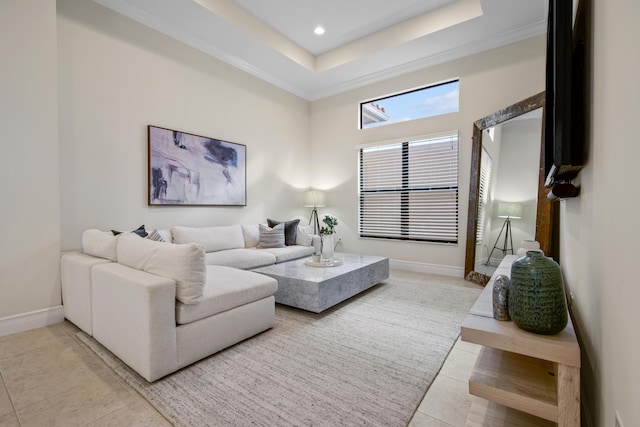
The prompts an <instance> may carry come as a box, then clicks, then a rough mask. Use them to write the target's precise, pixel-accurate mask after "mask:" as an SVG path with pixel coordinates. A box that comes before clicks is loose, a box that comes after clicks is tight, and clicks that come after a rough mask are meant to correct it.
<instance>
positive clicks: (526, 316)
mask: <svg viewBox="0 0 640 427" xmlns="http://www.w3.org/2000/svg"><path fill="white" fill-rule="evenodd" d="M509 315H510V316H511V320H513V322H514V323H515V324H516V326H518V327H519V328H521V329H524V330H525V331H529V332H533V333H536V334H544V335H554V334H557V333H559V332H562V330H564V328H565V327H566V326H567V322H568V315H567V300H566V297H565V293H564V285H563V282H562V273H561V271H560V266H559V265H558V263H556V262H555V261H554V260H552V259H550V258H547V257H546V256H544V254H543V253H542V252H533V251H529V252H527V253H526V255H524V256H523V257H521V258H518V259H516V260H515V261H514V262H513V264H512V266H511V280H510V284H509Z"/></svg>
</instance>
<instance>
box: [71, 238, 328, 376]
mask: <svg viewBox="0 0 640 427" xmlns="http://www.w3.org/2000/svg"><path fill="white" fill-rule="evenodd" d="M267 228H268V227H267ZM274 228H275V227H274ZM271 230H273V229H271ZM298 231H299V232H300V233H299V234H298V235H297V239H296V241H295V242H293V243H299V244H291V245H289V246H283V247H282V246H280V245H277V246H280V247H264V248H262V247H260V246H261V245H260V238H261V235H260V227H259V226H257V225H256V226H253V225H247V226H245V225H242V226H241V225H235V226H225V227H198V228H193V227H172V228H171V229H170V230H165V231H162V230H160V231H158V233H157V234H159V235H160V236H163V238H164V240H168V241H170V242H174V243H177V244H172V243H166V242H158V241H154V240H150V239H146V238H142V237H140V236H138V235H135V234H133V233H124V234H121V235H118V236H113V235H112V233H108V232H103V231H99V230H87V231H85V232H84V233H83V239H82V240H83V251H82V252H70V253H65V254H63V256H62V259H61V281H62V295H63V307H64V313H65V317H66V318H67V319H68V320H69V321H71V322H72V323H74V324H75V325H76V326H78V327H79V328H80V329H82V330H83V331H84V332H85V333H87V334H89V335H92V336H93V337H94V338H95V339H96V340H97V341H98V342H100V343H101V344H102V345H103V346H105V347H106V348H107V349H108V350H110V351H111V352H112V353H113V354H115V355H116V356H117V357H118V358H120V359H121V360H122V361H123V362H124V363H126V364H127V365H129V366H130V367H131V368H132V369H134V370H135V371H136V372H138V373H139V374H140V375H141V376H142V377H144V378H145V379H146V380H148V381H155V380H157V379H159V378H162V377H163V376H165V375H168V374H170V373H172V372H174V371H176V370H178V369H180V368H183V367H185V366H187V365H189V364H191V363H194V362H196V361H198V360H200V359H202V358H204V357H207V356H209V355H211V354H213V353H216V352H218V351H220V350H222V349H224V348H226V347H229V346H231V345H233V344H235V343H238V342H240V341H242V340H244V339H246V338H249V337H251V336H253V335H256V334H258V333H260V332H262V331H264V330H266V329H269V328H271V327H272V326H273V324H274V317H275V300H274V297H273V294H274V293H275V292H276V290H277V282H276V281H275V280H274V279H272V278H270V277H267V276H264V275H262V274H258V273H254V272H252V271H248V270H247V269H250V268H256V267H260V266H264V265H270V264H273V263H278V262H284V261H287V260H290V259H295V258H300V257H304V256H308V255H310V254H313V253H314V252H315V251H316V247H317V245H318V244H319V237H318V236H313V235H309V234H308V233H307V230H305V229H304V227H298ZM314 245H315V246H314Z"/></svg>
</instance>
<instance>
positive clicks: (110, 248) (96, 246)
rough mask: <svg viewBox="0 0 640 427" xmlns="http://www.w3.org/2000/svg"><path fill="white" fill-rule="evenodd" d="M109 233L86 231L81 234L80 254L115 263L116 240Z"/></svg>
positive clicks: (116, 257)
mask: <svg viewBox="0 0 640 427" xmlns="http://www.w3.org/2000/svg"><path fill="white" fill-rule="evenodd" d="M119 238H120V236H114V235H113V233H112V232H111V231H101V230H96V229H93V228H92V229H90V230H86V231H85V232H84V233H82V252H84V253H85V254H87V255H93V256H95V257H98V258H106V259H108V260H111V261H117V260H118V255H117V248H118V239H119Z"/></svg>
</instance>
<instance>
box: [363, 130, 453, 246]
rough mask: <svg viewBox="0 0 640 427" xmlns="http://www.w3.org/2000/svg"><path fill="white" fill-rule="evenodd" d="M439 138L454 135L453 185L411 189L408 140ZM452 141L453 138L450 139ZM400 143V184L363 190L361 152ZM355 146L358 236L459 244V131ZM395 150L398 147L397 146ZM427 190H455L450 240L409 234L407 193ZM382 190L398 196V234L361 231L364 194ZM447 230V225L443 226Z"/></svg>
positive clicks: (417, 141) (409, 212) (435, 191)
mask: <svg viewBox="0 0 640 427" xmlns="http://www.w3.org/2000/svg"><path fill="white" fill-rule="evenodd" d="M442 138H454V139H455V144H456V147H455V171H454V169H453V168H452V169H451V173H453V172H455V185H452V186H446V188H445V187H444V186H440V187H436V188H421V187H417V188H411V185H410V184H409V182H408V178H407V177H408V176H409V174H410V169H409V163H410V161H409V159H408V157H406V156H407V155H408V152H407V150H408V148H409V144H411V143H414V144H415V143H421V142H424V141H425V140H437V139H442ZM452 141H453V140H452ZM398 144H401V147H402V148H401V149H402V152H403V155H402V160H401V162H400V164H401V168H402V169H401V170H400V171H399V173H400V176H401V177H402V178H401V181H402V187H399V188H396V189H395V190H365V189H364V184H365V183H364V182H363V179H364V171H363V154H364V150H366V149H370V148H375V147H380V148H383V147H389V148H391V147H392V146H394V145H398ZM356 148H357V149H358V237H359V238H361V239H383V240H392V241H405V242H422V243H439V244H447V245H457V244H459V243H460V133H459V131H458V130H452V131H447V132H440V133H437V134H429V135H419V136H414V137H410V138H401V139H396V140H391V141H383V142H377V143H372V144H363V145H359V146H357V147H356ZM396 149H397V148H396ZM424 191H427V192H428V193H426V194H429V193H430V192H433V194H437V192H442V191H454V192H455V204H454V206H455V208H454V212H453V213H454V215H455V226H454V228H455V238H450V239H437V238H416V237H412V236H411V235H410V233H409V232H408V230H409V226H410V224H411V219H410V214H411V211H410V209H409V207H410V206H411V203H410V200H409V195H410V194H411V193H412V192H414V193H416V192H418V193H417V194H419V192H423V193H422V194H425V193H424ZM383 193H392V194H399V195H400V207H399V211H400V212H401V213H400V219H399V222H398V224H397V227H398V228H399V229H400V230H401V232H400V233H398V234H397V235H395V236H394V235H386V236H379V235H371V234H369V233H366V232H365V233H363V219H364V218H365V215H366V214H365V213H364V212H363V210H364V208H365V207H364V203H365V200H364V199H365V196H364V194H383ZM425 212H429V210H425ZM444 229H445V230H446V228H444Z"/></svg>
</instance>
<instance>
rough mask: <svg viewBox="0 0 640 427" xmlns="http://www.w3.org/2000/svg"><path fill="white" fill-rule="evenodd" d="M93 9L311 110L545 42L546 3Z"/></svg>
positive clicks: (365, 0) (453, 0) (371, 1)
mask: <svg viewBox="0 0 640 427" xmlns="http://www.w3.org/2000/svg"><path fill="white" fill-rule="evenodd" d="M94 1H96V2H97V3H100V4H102V5H103V6H106V7H108V8H110V9H113V10H115V11H117V12H119V13H122V14H123V15H125V16H128V17H129V18H131V19H134V20H136V21H138V22H140V23H142V24H144V25H147V26H149V27H151V28H153V29H155V30H157V31H160V32H162V33H164V34H166V35H168V36H170V37H173V38H174V39H177V40H179V41H181V42H183V43H185V44H187V45H190V46H192V47H194V48H196V49H199V50H201V51H203V52H205V53H207V54H209V55H211V56H214V57H216V58H218V59H220V60H222V61H225V62H227V63H229V64H231V65H233V66H235V67H237V68H239V69H241V70H243V71H246V72H248V73H250V74H252V75H254V76H256V77H258V78H260V79H263V80H265V81H267V82H269V83H271V84H274V85H276V86H278V87H280V88H282V89H284V90H286V91H289V92H291V93H293V94H295V95H297V96H300V97H302V98H304V99H307V100H310V101H313V100H316V99H321V98H324V97H327V96H331V95H335V94H338V93H341V92H344V91H347V90H351V89H354V88H357V87H360V86H364V85H366V84H371V83H375V82H378V81H382V80H385V79H389V78H391V77H395V76H398V75H402V74H405V73H408V72H412V71H416V70H419V69H423V68H427V67H431V66H434V65H437V64H441V63H444V62H447V61H451V60H455V59H458V58H462V57H464V56H468V55H472V54H475V53H478V52H482V51H485V50H489V49H493V48H496V47H499V46H503V45H506V44H510V43H514V42H517V41H520V40H524V39H527V38H530V37H534V36H537V35H540V34H544V33H545V31H546V15H547V8H548V1H549V0H393V1H389V0H322V1H311V0H94ZM318 25H322V26H323V27H324V28H325V29H326V33H325V34H324V35H322V36H317V35H315V34H314V33H313V30H314V28H315V27H316V26H318Z"/></svg>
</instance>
